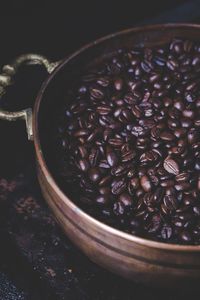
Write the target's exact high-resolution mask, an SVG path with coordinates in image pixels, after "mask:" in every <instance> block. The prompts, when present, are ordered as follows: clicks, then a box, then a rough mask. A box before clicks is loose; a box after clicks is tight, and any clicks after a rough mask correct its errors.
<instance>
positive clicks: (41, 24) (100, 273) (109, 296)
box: [0, 0, 200, 300]
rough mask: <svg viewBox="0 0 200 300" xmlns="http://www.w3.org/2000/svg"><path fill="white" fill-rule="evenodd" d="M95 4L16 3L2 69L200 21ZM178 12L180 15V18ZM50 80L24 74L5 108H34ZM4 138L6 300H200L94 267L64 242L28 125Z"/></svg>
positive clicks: (1, 281)
mask: <svg viewBox="0 0 200 300" xmlns="http://www.w3.org/2000/svg"><path fill="white" fill-rule="evenodd" d="M49 2H50V1H49ZM94 2H95V1H93V4H91V6H89V4H87V5H86V4H85V1H82V2H80V1H79V3H76V1H75V2H73V5H72V4H71V5H68V8H65V7H64V5H63V4H62V3H59V2H58V3H57V5H56V6H55V5H53V4H51V3H47V2H46V3H45V1H44V2H42V3H37V1H36V2H33V3H34V4H31V5H30V4H28V1H26V2H25V1H16V2H15V3H16V4H10V3H9V1H8V4H6V7H5V10H3V9H1V11H0V26H1V56H0V64H1V65H2V64H4V63H7V62H8V61H9V60H10V59H12V58H13V57H15V56H16V55H18V54H21V53H24V52H39V53H42V54H45V55H47V56H49V57H50V58H52V59H60V58H62V57H64V56H66V55H67V54H68V53H70V52H72V51H73V50H75V49H77V48H78V47H79V46H81V45H83V44H85V43H87V42H88V41H91V40H93V39H95V38H97V37H100V36H103V35H105V34H108V33H110V32H112V31H116V30H119V29H123V28H127V27H130V26H134V25H135V24H137V23H153V22H157V21H159V22H160V21H162V20H163V21H165V22H166V21H197V22H198V21H200V12H199V11H200V10H199V11H198V9H197V8H198V5H199V6H200V1H165V2H163V1H160V4H156V1H143V0H141V1H140V2H141V3H142V4H143V5H142V6H140V7H139V6H138V5H134V3H133V2H134V1H129V2H128V1H125V2H124V1H123V5H122V3H121V2H118V1H107V2H104V1H101V2H99V3H98V4H97V3H94ZM145 2H146V3H145ZM147 2H148V3H147ZM78 4H79V5H78ZM177 5H178V6H177ZM144 7H145V9H144ZM11 8H12V9H11ZM177 8H178V11H179V14H177V13H176V12H177V10H175V13H174V9H177ZM180 8H182V10H181V9H180ZM180 12H181V13H180ZM156 20H157V21H156ZM45 76H46V74H45V72H44V71H43V70H41V69H40V68H36V69H35V68H32V67H31V68H30V69H24V70H21V73H20V74H19V76H17V78H16V83H17V86H15V87H13V88H11V89H10V90H9V91H8V94H7V95H6V97H4V99H3V101H1V105H2V106H3V107H6V108H9V109H18V108H22V107H23V108H24V107H27V106H32V105H33V103H34V99H35V96H36V93H37V90H38V89H39V86H40V84H41V82H42V81H43V80H44V78H45ZM0 137H1V143H0V238H1V243H0V300H16V299H17V300H18V299H21V300H22V299H23V300H24V299H27V300H40V299H42V300H51V299H55V300H56V299H69V300H71V299H74V300H79V299H80V300H89V299H91V300H93V299H95V300H98V299H99V300H100V299H104V300H121V299H123V300H132V299H150V300H151V299H152V300H153V299H155V300H157V299H160V298H162V299H164V300H165V299H166V300H173V299H174V300H175V299H176V300H177V299H188V298H189V297H191V299H199V296H200V292H198V291H195V292H194V291H193V292H191V291H190V292H189V293H185V292H182V291H161V290H155V289H151V288H144V287H143V286H141V285H137V284H134V283H130V282H128V281H125V280H123V279H121V278H119V277H117V276H114V275H112V274H110V273H108V272H106V271H104V270H102V269H101V268H99V267H97V266H96V265H94V264H93V263H91V262H90V261H88V259H87V258H86V257H85V256H84V255H82V254H81V253H80V252H79V251H78V250H77V249H76V248H75V247H74V246H73V245H72V244H71V243H70V242H69V240H68V239H67V238H66V237H65V236H63V234H62V232H61V230H60V229H59V227H58V226H57V224H56V223H55V221H54V219H53V217H52V215H51V213H50V211H49V209H48V208H47V206H46V204H45V202H44V200H43V197H42V196H41V193H40V188H39V185H38V181H37V178H36V171H35V160H34V149H33V146H32V145H31V144H30V143H29V142H27V140H26V133H25V127H24V124H23V123H21V122H19V123H17V124H7V123H5V122H0Z"/></svg>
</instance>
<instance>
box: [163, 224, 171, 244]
mask: <svg viewBox="0 0 200 300" xmlns="http://www.w3.org/2000/svg"><path fill="white" fill-rule="evenodd" d="M161 236H162V238H163V239H164V240H168V239H170V238H171V236H172V227H171V226H170V225H167V224H165V225H164V226H163V227H162V229H161Z"/></svg>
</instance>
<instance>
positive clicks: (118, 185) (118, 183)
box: [112, 178, 126, 195]
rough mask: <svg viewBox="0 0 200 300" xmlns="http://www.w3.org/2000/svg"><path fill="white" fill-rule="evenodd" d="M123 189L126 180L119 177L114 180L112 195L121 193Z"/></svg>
mask: <svg viewBox="0 0 200 300" xmlns="http://www.w3.org/2000/svg"><path fill="white" fill-rule="evenodd" d="M125 189H126V182H125V179H124V178H122V179H119V180H115V181H114V182H113V186H112V193H113V194H114V195H119V194H121V193H122V192H123V191H124V190H125Z"/></svg>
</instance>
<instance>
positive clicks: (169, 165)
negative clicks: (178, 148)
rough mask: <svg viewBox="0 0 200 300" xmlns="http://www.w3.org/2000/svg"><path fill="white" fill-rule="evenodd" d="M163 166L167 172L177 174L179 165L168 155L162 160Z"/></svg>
mask: <svg viewBox="0 0 200 300" xmlns="http://www.w3.org/2000/svg"><path fill="white" fill-rule="evenodd" d="M163 167H164V168H165V170H166V171H167V172H168V173H171V174H174V175H178V174H179V166H178V164H177V162H176V161H175V160H173V159H172V158H170V157H167V158H166V159H165V160H164V164H163Z"/></svg>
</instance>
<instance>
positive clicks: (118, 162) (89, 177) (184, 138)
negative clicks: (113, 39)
mask: <svg viewBox="0 0 200 300" xmlns="http://www.w3.org/2000/svg"><path fill="white" fill-rule="evenodd" d="M97 61H99V63H95V65H93V66H92V64H91V67H88V70H86V71H85V72H84V74H83V75H82V76H80V78H77V79H78V81H77V84H74V87H73V88H72V89H71V90H69V91H68V96H67V97H66V100H64V108H63V109H62V112H61V116H60V120H59V121H58V126H57V136H56V145H59V155H57V154H55V157H56V164H57V165H58V169H57V170H58V172H60V173H59V174H60V176H57V177H59V178H60V181H62V182H63V183H62V188H63V190H64V191H66V193H68V191H70V197H71V198H72V200H73V198H74V199H76V203H77V198H80V206H81V205H82V206H83V209H85V210H86V211H87V212H88V213H89V214H92V215H93V216H94V217H96V218H99V219H100V220H101V221H102V220H103V222H106V223H107V224H109V225H111V226H114V227H116V228H118V229H119V228H121V229H122V230H124V231H126V232H129V233H130V234H135V235H139V236H142V237H145V238H152V239H153V240H157V241H165V242H170V243H179V244H200V222H199V217H200V205H199V203H198V202H199V201H198V199H199V197H200V175H199V171H200V118H199V114H200V97H199V95H200V80H199V78H198V74H199V72H200V44H199V42H196V41H190V40H181V39H177V38H175V39H173V40H172V41H170V43H166V44H165V45H163V46H160V47H156V48H153V47H137V48H133V49H129V50H126V49H118V51H116V53H115V54H110V55H109V56H108V57H107V58H106V57H105V58H102V59H101V60H96V62H97ZM56 147H58V146H55V148H56ZM57 161H58V162H57ZM59 174H58V175H59ZM71 194H72V196H71ZM77 195H80V197H77ZM82 206H81V207H82Z"/></svg>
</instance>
